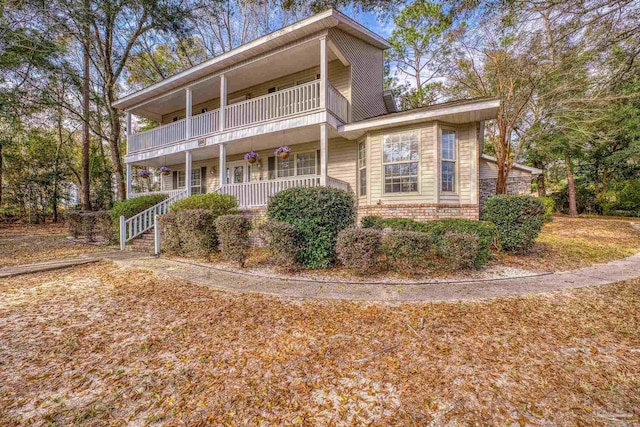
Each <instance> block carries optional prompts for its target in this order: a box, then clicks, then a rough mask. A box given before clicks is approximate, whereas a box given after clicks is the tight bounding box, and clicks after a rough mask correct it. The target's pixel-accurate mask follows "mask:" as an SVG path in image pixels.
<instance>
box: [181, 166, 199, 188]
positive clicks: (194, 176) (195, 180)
mask: <svg viewBox="0 0 640 427" xmlns="http://www.w3.org/2000/svg"><path fill="white" fill-rule="evenodd" d="M186 176H187V173H186V172H185V171H178V180H177V181H178V188H185V184H186ZM194 187H195V188H194ZM201 188H202V170H201V169H200V168H193V169H192V170H191V190H192V191H193V192H194V193H195V194H197V193H200V191H201Z"/></svg>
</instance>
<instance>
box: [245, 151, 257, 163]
mask: <svg viewBox="0 0 640 427" xmlns="http://www.w3.org/2000/svg"><path fill="white" fill-rule="evenodd" d="M259 158H260V156H259V155H258V153H256V152H255V151H249V152H248V153H247V154H245V155H244V159H245V160H246V161H247V162H249V163H255V162H256V161H257V160H258V159H259Z"/></svg>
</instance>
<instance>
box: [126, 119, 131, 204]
mask: <svg viewBox="0 0 640 427" xmlns="http://www.w3.org/2000/svg"><path fill="white" fill-rule="evenodd" d="M127 132H129V128H128V127H127ZM129 197H131V163H127V194H126V195H125V199H128V198H129Z"/></svg>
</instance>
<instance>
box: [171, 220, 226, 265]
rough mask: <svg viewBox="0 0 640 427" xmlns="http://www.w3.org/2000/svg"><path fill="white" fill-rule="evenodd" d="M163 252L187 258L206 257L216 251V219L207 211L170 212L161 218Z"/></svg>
mask: <svg viewBox="0 0 640 427" xmlns="http://www.w3.org/2000/svg"><path fill="white" fill-rule="evenodd" d="M160 241H161V243H162V251H163V252H166V253H169V254H174V255H182V256H186V257H194V258H201V257H206V256H207V255H209V254H211V253H212V252H215V251H216V248H217V246H218V234H217V233H216V227H215V218H214V217H213V215H212V214H211V212H210V211H208V210H206V209H190V210H185V211H178V212H169V213H168V214H166V215H162V216H161V217H160Z"/></svg>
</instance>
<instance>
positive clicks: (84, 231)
mask: <svg viewBox="0 0 640 427" xmlns="http://www.w3.org/2000/svg"><path fill="white" fill-rule="evenodd" d="M65 222H66V224H67V227H68V229H69V234H70V235H71V236H73V237H74V238H76V239H77V238H80V237H82V238H84V239H85V240H86V241H88V242H95V241H102V242H108V241H109V240H110V239H111V229H112V227H111V218H110V216H109V212H108V211H79V210H68V211H66V212H65Z"/></svg>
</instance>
